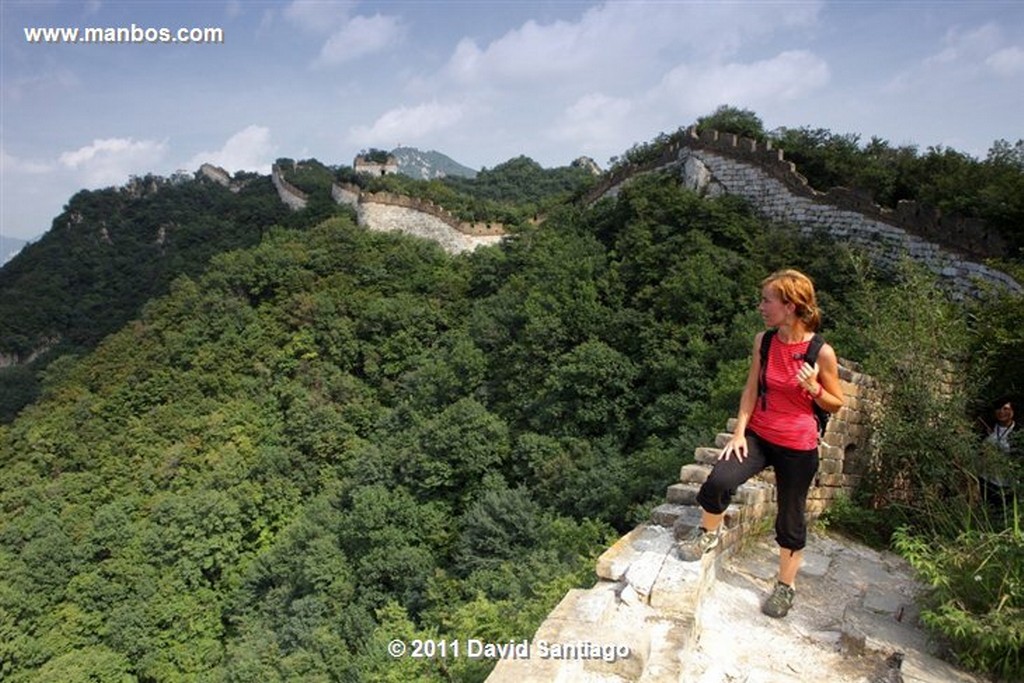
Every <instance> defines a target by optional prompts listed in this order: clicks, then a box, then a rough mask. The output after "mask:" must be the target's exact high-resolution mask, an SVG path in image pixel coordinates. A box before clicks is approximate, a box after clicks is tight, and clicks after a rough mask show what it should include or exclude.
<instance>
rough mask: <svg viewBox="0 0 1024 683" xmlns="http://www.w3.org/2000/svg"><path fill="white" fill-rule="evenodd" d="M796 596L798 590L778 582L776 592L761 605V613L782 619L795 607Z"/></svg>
mask: <svg viewBox="0 0 1024 683" xmlns="http://www.w3.org/2000/svg"><path fill="white" fill-rule="evenodd" d="M795 595H796V590H795V589H794V588H793V587H792V586H787V585H786V584H784V583H782V582H781V581H776V582H775V590H773V591H772V594H771V595H769V596H768V599H767V600H765V601H764V604H763V605H761V611H762V612H763V613H765V614H767V615H768V616H770V617H774V618H776V619H781V618H782V617H784V616H786V615H787V614H788V613H789V608H790V607H792V606H793V596H795Z"/></svg>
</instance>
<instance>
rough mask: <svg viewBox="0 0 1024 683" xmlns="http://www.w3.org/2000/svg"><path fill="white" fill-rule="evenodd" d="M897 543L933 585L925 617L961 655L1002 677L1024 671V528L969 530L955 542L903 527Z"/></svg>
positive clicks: (1016, 677)
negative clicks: (936, 539) (913, 532)
mask: <svg viewBox="0 0 1024 683" xmlns="http://www.w3.org/2000/svg"><path fill="white" fill-rule="evenodd" d="M894 540H895V543H896V548H897V549H898V550H899V552H900V553H901V554H902V555H903V556H904V557H906V558H907V559H908V560H909V561H910V563H911V564H912V565H913V567H914V568H915V569H916V570H917V572H918V573H919V574H920V575H921V577H922V578H923V579H924V581H925V582H926V583H927V584H928V585H929V586H930V591H929V593H928V595H927V602H926V608H925V610H924V611H923V612H922V614H921V618H922V620H923V621H924V622H925V623H926V624H927V625H928V626H930V627H931V628H933V629H935V630H936V631H938V632H940V633H942V635H943V636H944V637H945V639H946V640H947V641H948V642H949V644H950V646H951V648H952V650H953V652H954V654H955V655H956V657H957V659H958V660H959V661H960V662H962V663H963V664H964V665H965V666H967V667H968V668H970V669H974V670H977V671H981V672H985V673H994V674H996V675H998V676H1000V677H1001V679H1002V680H1006V681H1016V680H1020V679H1021V678H1022V677H1024V658H1022V656H1021V653H1022V652H1024V627H1022V622H1021V618H1022V616H1024V533H1022V532H1021V528H1020V525H1019V524H1018V523H1014V524H1013V525H1012V526H1011V527H1010V528H1007V529H1004V530H1002V531H998V532H993V531H985V530H967V531H964V532H963V533H961V534H960V535H959V536H958V537H957V538H956V539H955V541H954V542H941V541H931V542H929V540H927V539H925V538H922V537H921V536H919V535H916V534H911V533H908V532H907V531H906V530H900V531H898V532H897V533H896V535H895V538H894Z"/></svg>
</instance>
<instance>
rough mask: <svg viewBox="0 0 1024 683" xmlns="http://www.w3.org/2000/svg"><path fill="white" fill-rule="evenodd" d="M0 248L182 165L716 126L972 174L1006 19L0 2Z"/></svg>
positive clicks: (929, 12) (415, 5) (819, 12)
mask: <svg viewBox="0 0 1024 683" xmlns="http://www.w3.org/2000/svg"><path fill="white" fill-rule="evenodd" d="M0 18H2V27H0V40H2V45H0V234H3V235H5V236H9V237H21V238H30V237H35V236H38V235H40V234H42V233H43V232H45V231H46V230H47V229H49V227H50V223H51V221H52V219H53V218H54V217H55V216H56V215H57V214H58V213H60V211H61V210H62V207H63V205H64V204H65V203H66V201H67V200H68V198H69V197H70V196H71V195H72V194H74V193H75V192H76V191H78V190H79V189H82V188H99V187H106V186H110V185H120V184H123V183H124V182H125V181H127V179H128V177H129V176H130V175H142V174H145V173H147V172H154V173H158V174H161V175H169V174H171V173H173V172H175V171H177V170H187V171H194V170H195V169H197V168H198V167H199V165H200V164H201V163H203V162H204V161H210V162H212V163H216V164H218V165H221V166H223V167H225V168H227V169H228V170H229V171H236V170H239V169H247V170H256V171H261V172H267V171H268V170H269V167H270V164H271V162H272V161H273V160H274V159H276V158H278V157H291V158H296V159H302V158H308V157H315V158H317V159H319V160H320V161H322V162H324V163H327V164H351V163H352V159H353V157H354V156H355V154H357V153H358V152H359V151H360V150H362V149H366V148H369V147H379V148H386V149H391V148H393V147H395V146H397V145H399V144H401V145H407V146H414V147H419V148H421V149H424V150H431V149H433V150H437V151H440V152H443V153H444V154H447V155H448V156H450V157H452V158H453V159H455V160H456V161H458V162H460V163H463V164H465V165H467V166H471V167H473V168H477V169H479V168H482V167H488V168H489V167H493V166H495V165H497V164H500V163H502V162H503V161H506V160H508V159H510V158H513V157H516V156H519V155H526V156H529V157H531V158H533V159H535V160H536V161H538V162H539V163H540V164H541V165H543V166H545V167H554V166H563V165H566V164H568V163H570V162H571V161H572V160H574V159H576V158H577V157H579V156H582V155H586V156H590V157H592V158H593V159H595V160H596V161H597V162H598V164H600V165H601V166H602V167H607V165H608V162H609V160H610V159H611V158H612V157H615V156H618V155H621V154H622V153H623V152H625V151H626V150H628V149H629V148H630V147H631V146H632V145H634V144H636V143H642V142H647V141H650V140H652V139H653V138H655V137H656V136H657V135H658V134H659V133H668V132H672V131H675V130H676V129H678V128H679V127H681V126H686V125H689V124H691V123H693V122H694V121H696V119H697V118H698V117H700V116H703V115H706V114H709V113H711V112H712V111H714V109H715V108H716V107H717V106H718V105H720V104H730V105H733V106H737V107H742V108H747V109H751V110H753V111H754V112H755V113H757V114H758V115H759V116H760V117H761V119H762V121H763V122H764V124H765V127H766V128H768V129H769V130H770V129H774V128H776V127H780V126H786V127H801V126H810V127H813V128H827V129H829V130H831V131H833V132H835V133H856V134H859V135H861V137H862V140H864V141H866V140H868V139H869V138H870V137H871V136H878V137H881V138H883V139H886V140H888V141H889V142H890V143H892V144H894V145H904V144H912V145H916V146H918V148H919V149H921V150H922V151H923V150H925V149H926V148H927V147H929V146H933V145H943V146H947V147H953V148H955V149H958V150H960V151H963V152H967V153H969V154H972V155H974V156H976V157H979V158H983V157H984V156H985V154H986V153H987V151H988V149H989V147H990V146H991V144H992V142H993V141H995V140H997V139H1006V140H1009V141H1011V142H1015V141H1016V140H1018V139H1020V138H1022V137H1024V2H1020V1H1019V0H1008V1H1005V2H985V1H970V2H966V1H965V2H937V1H935V2H924V1H919V2H871V1H869V0H849V1H847V2H816V1H813V0H803V1H794V2H768V1H763V2H750V1H747V2H742V1H736V2H691V1H681V0H680V1H674V0H660V1H658V2H640V1H632V0H622V1H618V2H582V1H567V0H562V1H553V2H533V1H531V0H506V1H485V0H475V1H474V0H461V1H446V2H441V1H431V0H410V1H392V2H356V1H345V0H343V1H339V2H329V1H327V0H295V1H294V2H260V1H251V2H249V1H239V0H227V1H218V0H192V1H189V0H185V1H180V0H179V1H176V2H162V1H160V0H147V1H144V2H143V1H138V2H116V1H111V0H94V1H91V2H72V1H68V2H62V1H59V0H56V1H47V0H33V1H32V2H18V1H16V0H0ZM132 25H135V26H136V27H138V28H140V29H141V28H169V29H171V30H175V31H176V30H177V29H179V28H193V27H212V28H220V29H223V33H224V42H223V43H217V44H202V45H197V44H181V43H175V44H68V43H63V44H61V43H30V42H28V41H27V40H26V37H25V29H26V28H33V27H69V28H75V27H78V28H81V29H84V28H85V27H103V28H106V27H129V28H130V27H131V26H132Z"/></svg>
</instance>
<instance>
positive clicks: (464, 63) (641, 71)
mask: <svg viewBox="0 0 1024 683" xmlns="http://www.w3.org/2000/svg"><path fill="white" fill-rule="evenodd" d="M820 7H821V3H818V2H806V3H792V4H787V5H783V6H778V5H774V4H769V3H749V4H748V3H742V4H741V3H688V2H653V3H645V2H628V3H627V2H608V3H605V4H602V5H598V6H596V7H593V8H591V9H589V10H587V11H586V12H585V13H584V14H583V15H582V16H581V17H580V19H579V20H578V21H576V22H567V21H555V22H552V23H550V24H539V23H537V22H534V21H528V22H526V23H525V24H523V25H522V26H521V27H519V28H517V29H514V30H511V31H509V32H507V33H506V34H505V35H503V36H502V37H500V38H498V39H497V40H494V41H492V42H491V43H489V44H487V45H486V46H484V47H481V46H479V45H478V44H477V42H476V41H474V40H472V39H469V38H464V39H462V40H461V41H460V42H459V43H458V45H457V47H456V48H455V50H454V52H453V54H452V56H451V58H450V59H449V62H448V64H447V67H446V69H445V73H446V75H447V76H448V77H449V78H451V79H452V80H453V81H455V82H457V83H462V84H466V85H471V84H479V83H484V82H492V81H495V80H498V81H502V82H506V83H522V84H525V85H529V84H531V83H534V82H536V81H537V80H538V79H541V78H544V79H551V78H552V77H556V78H562V79H563V80H569V79H572V80H573V81H576V82H583V83H585V84H586V86H587V87H588V88H591V89H592V88H595V87H601V88H602V89H607V88H608V87H609V85H610V84H612V83H619V84H628V83H630V82H631V81H632V80H634V79H637V78H640V79H647V78H649V77H650V76H649V74H650V73H651V71H652V69H654V71H655V73H660V72H661V71H662V70H663V68H664V67H661V66H658V65H659V63H660V62H661V60H664V59H665V55H668V54H674V55H676V57H675V60H674V61H676V62H678V61H679V60H680V59H681V58H683V57H682V56H683V54H684V53H685V54H687V55H690V56H691V58H700V59H702V60H706V59H708V58H710V57H713V58H714V59H718V58H720V57H721V56H723V55H729V54H732V53H733V52H735V51H736V50H737V49H738V48H739V46H740V45H741V44H743V41H744V39H745V38H747V37H750V36H754V35H761V34H769V33H771V32H773V31H776V30H778V29H779V28H780V27H793V26H798V25H806V24H810V23H812V22H813V21H814V20H815V19H816V18H817V15H818V12H819V10H820Z"/></svg>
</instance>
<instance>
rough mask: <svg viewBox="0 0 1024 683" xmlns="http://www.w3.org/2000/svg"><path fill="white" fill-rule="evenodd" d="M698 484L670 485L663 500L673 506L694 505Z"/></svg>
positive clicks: (698, 489)
mask: <svg viewBox="0 0 1024 683" xmlns="http://www.w3.org/2000/svg"><path fill="white" fill-rule="evenodd" d="M698 491H700V485H699V484H683V483H679V484H672V485H671V486H669V487H668V491H667V492H666V495H665V498H666V499H667V500H668V502H669V503H671V504H673V505H696V504H697V492H698Z"/></svg>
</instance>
